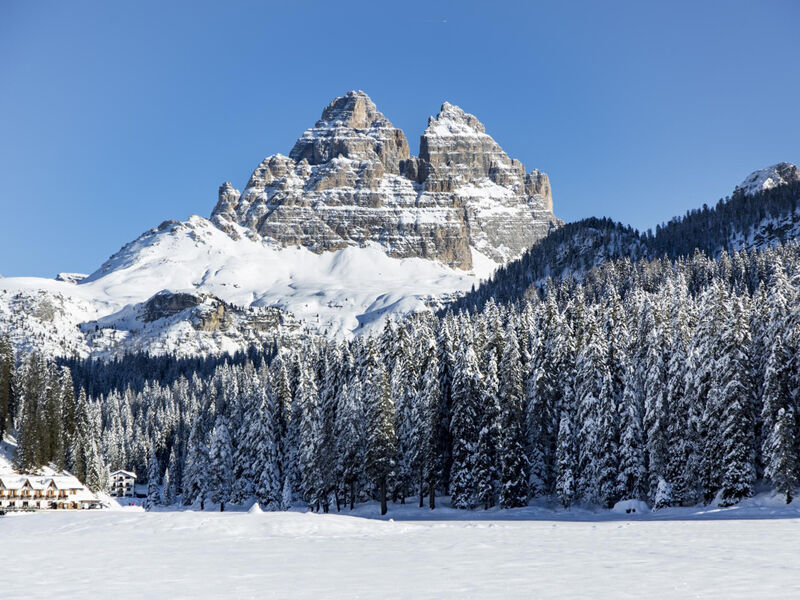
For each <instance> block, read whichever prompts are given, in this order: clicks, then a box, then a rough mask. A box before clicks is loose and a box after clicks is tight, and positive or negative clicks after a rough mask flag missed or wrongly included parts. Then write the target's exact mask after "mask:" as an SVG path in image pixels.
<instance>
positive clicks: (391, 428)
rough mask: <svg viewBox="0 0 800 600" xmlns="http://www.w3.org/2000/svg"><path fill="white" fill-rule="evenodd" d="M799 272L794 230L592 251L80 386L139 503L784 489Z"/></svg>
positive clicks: (791, 481) (796, 382)
mask: <svg viewBox="0 0 800 600" xmlns="http://www.w3.org/2000/svg"><path fill="white" fill-rule="evenodd" d="M798 275H800V247H798V245H797V244H787V245H785V246H779V247H777V248H773V249H767V250H763V251H751V252H744V251H740V252H734V253H732V254H728V253H727V252H724V251H723V252H722V253H721V254H720V255H719V256H717V257H714V258H711V257H707V256H705V255H704V254H702V253H699V252H698V253H695V254H694V255H693V256H691V257H689V258H684V257H682V258H678V259H674V260H668V259H666V258H662V259H654V260H642V261H638V262H633V261H631V260H627V259H623V260H618V261H610V262H608V263H605V264H603V265H601V266H600V267H598V268H595V269H593V270H592V271H590V272H588V273H586V274H585V275H583V276H582V277H581V279H580V280H578V279H565V280H562V281H561V282H559V283H557V284H553V283H549V284H548V286H547V287H546V289H545V290H544V293H543V294H542V295H541V296H540V295H539V294H534V295H532V296H530V297H527V298H525V299H524V300H520V301H518V302H514V303H506V304H498V303H496V302H495V301H494V300H493V299H489V300H488V301H487V302H486V303H485V304H484V305H483V307H482V308H481V310H479V311H460V312H458V313H453V312H449V313H447V314H444V315H432V314H420V315H414V316H411V317H409V318H407V319H405V320H402V321H400V322H390V323H389V324H388V325H387V327H386V328H385V330H384V331H383V333H382V334H381V335H379V336H374V337H370V338H356V339H355V340H353V341H350V342H344V341H330V340H326V339H323V338H317V337H311V338H308V339H306V340H305V341H303V342H302V344H301V345H300V346H299V347H298V346H296V345H295V346H284V345H283V344H280V345H279V347H278V348H277V350H276V351H275V352H270V353H253V354H251V355H250V356H245V357H241V359H240V360H238V361H236V362H234V361H222V362H220V363H218V364H217V365H216V366H215V367H214V371H213V373H212V374H210V375H203V374H201V373H199V372H195V373H192V374H191V376H188V377H187V376H185V375H180V376H179V377H178V378H177V379H175V380H172V381H170V382H166V383H164V384H162V383H161V382H159V381H158V380H151V381H148V382H146V383H145V384H144V385H143V386H142V387H141V389H138V390H134V389H133V388H126V389H112V390H111V391H109V392H108V393H106V394H101V395H98V396H92V397H91V398H89V400H88V404H89V405H90V406H91V407H93V408H92V410H96V411H97V414H98V415H99V419H98V420H99V429H100V431H101V433H100V447H101V453H102V456H103V458H104V460H105V461H106V462H107V464H108V465H109V466H110V467H111V468H133V469H135V470H136V471H137V473H139V475H140V476H141V477H142V479H143V480H144V479H146V480H148V481H149V482H150V483H149V492H148V494H149V496H150V501H151V502H153V503H156V502H163V503H167V504H171V503H173V502H176V501H178V500H181V501H182V502H183V503H185V504H193V503H199V504H200V505H201V506H204V505H205V504H206V503H207V502H211V503H214V504H219V505H220V507H221V508H224V506H225V504H226V503H230V502H234V503H239V502H244V501H245V500H247V499H250V498H256V499H258V500H259V501H260V502H261V503H262V505H263V506H264V507H266V508H269V509H274V510H280V509H286V508H288V507H289V506H290V505H291V504H292V503H295V502H304V503H307V504H308V505H309V506H311V507H312V508H314V509H318V510H323V511H327V510H331V509H332V508H335V509H341V508H342V507H343V506H351V507H352V506H353V505H354V504H355V503H357V502H362V501H365V500H370V499H371V500H376V501H378V502H379V503H380V504H381V507H382V512H385V511H386V510H387V509H388V502H390V501H394V502H406V501H408V499H409V498H412V497H415V498H417V502H418V503H419V504H420V505H423V504H425V503H427V504H428V505H429V506H430V507H431V508H433V507H435V503H436V498H437V497H438V496H442V495H449V496H450V501H451V503H452V505H453V506H455V507H458V508H478V507H480V508H490V507H493V506H500V507H504V508H512V507H518V506H524V505H526V504H527V503H528V501H529V500H530V499H531V498H541V497H544V498H551V499H553V500H555V501H558V502H559V503H561V504H562V505H564V506H571V505H573V504H576V503H581V504H591V505H599V506H605V507H610V506H613V504H614V503H615V502H617V501H619V500H621V499H637V498H638V499H643V500H646V501H647V502H649V503H650V504H651V505H653V506H655V507H665V506H681V505H682V506H685V505H695V504H698V503H706V502H712V501H717V502H720V503H721V504H725V505H729V504H733V503H736V502H738V501H739V500H741V499H742V498H745V497H747V496H750V495H752V494H753V493H754V491H755V489H756V486H757V484H759V483H763V484H765V485H769V486H772V487H773V488H774V489H776V490H778V491H779V492H780V493H781V494H784V495H785V496H786V500H787V501H790V500H791V499H792V495H793V493H794V490H795V488H796V486H797V482H798V452H799V451H800V448H799V447H798V440H797V431H798V426H799V425H800V423H799V422H798V406H797V401H798V395H800V368H799V367H800V365H799V364H798V356H799V355H798V346H799V345H800V297H799V296H798V294H800V285H798ZM293 343H294V344H296V343H297V342H296V341H295V342H293ZM76 367H77V365H76ZM76 378H77V377H76Z"/></svg>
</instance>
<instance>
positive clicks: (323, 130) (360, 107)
mask: <svg viewBox="0 0 800 600" xmlns="http://www.w3.org/2000/svg"><path fill="white" fill-rule="evenodd" d="M337 156H343V157H344V158H349V159H352V160H365V161H376V160H377V161H379V162H380V163H381V164H382V165H383V167H384V169H386V171H387V172H389V173H399V171H400V163H401V161H404V160H407V159H408V141H406V136H405V134H404V133H403V132H402V131H400V130H399V129H396V128H395V127H394V125H392V124H391V123H390V122H389V119H387V118H386V117H384V116H383V115H382V114H381V113H380V112H378V109H377V108H376V107H375V104H374V103H373V102H372V100H370V98H369V96H367V95H366V94H364V93H363V92H351V93H349V94H347V95H345V96H342V97H341V98H337V99H336V100H334V101H333V102H331V103H330V104H329V105H328V106H327V107H326V108H325V110H323V111H322V118H321V119H320V120H319V121H317V123H316V125H314V127H313V128H311V129H308V130H307V131H306V132H305V133H304V134H303V137H301V138H300V139H299V140H297V142H296V143H295V145H294V148H292V151H291V152H289V158H291V159H292V160H294V161H297V162H300V161H302V160H306V161H308V163H309V164H311V165H321V164H324V163H326V162H328V161H330V160H331V159H333V158H336V157H337Z"/></svg>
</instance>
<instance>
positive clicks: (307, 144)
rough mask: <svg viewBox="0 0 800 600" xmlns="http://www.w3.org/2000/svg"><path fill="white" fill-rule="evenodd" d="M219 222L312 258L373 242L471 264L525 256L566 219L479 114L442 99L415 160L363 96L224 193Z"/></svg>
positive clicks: (400, 253)
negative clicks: (481, 258) (476, 259)
mask: <svg viewBox="0 0 800 600" xmlns="http://www.w3.org/2000/svg"><path fill="white" fill-rule="evenodd" d="M212 219H213V221H214V222H215V223H216V224H217V225H218V226H219V227H220V228H222V229H224V230H225V231H228V232H229V233H231V235H236V234H237V233H238V232H236V230H235V228H234V227H233V225H234V224H238V225H241V226H242V227H244V228H245V235H247V236H248V237H250V238H252V239H261V240H268V241H271V242H275V243H277V244H279V245H281V246H295V245H299V246H303V247H306V248H309V249H310V250H312V251H314V252H324V251H330V250H339V249H342V248H346V247H350V246H355V247H359V246H364V245H365V244H369V243H375V244H378V245H379V246H380V247H382V248H383V249H384V251H385V252H386V253H387V254H388V255H389V256H392V257H397V258H409V257H418V258H427V259H432V260H437V261H439V262H441V263H443V264H446V265H449V266H451V267H454V268H458V269H463V270H469V269H471V268H472V267H473V260H472V259H473V255H472V249H477V250H478V251H480V252H481V253H482V254H484V255H486V256H488V257H489V258H491V259H492V260H494V261H495V262H497V263H503V262H505V261H507V260H510V259H513V258H516V257H517V256H519V255H520V254H521V253H522V252H523V251H525V250H526V249H527V248H529V247H530V245H531V244H532V243H533V242H535V241H536V240H538V239H541V238H542V237H544V236H545V235H546V234H547V233H548V231H550V229H551V228H552V227H553V226H556V225H557V224H558V221H557V220H556V219H555V217H554V216H553V200H552V196H551V193H550V182H549V179H548V177H547V175H545V174H544V173H541V172H540V171H538V170H534V171H532V172H530V173H527V174H526V172H525V168H524V167H523V165H522V163H520V162H519V161H517V160H513V159H511V158H509V157H508V155H507V154H506V153H505V152H503V150H502V149H501V148H500V146H499V145H498V144H497V143H496V142H495V141H494V140H493V139H492V138H491V137H490V136H489V135H488V134H487V133H486V131H485V128H484V126H483V125H482V124H481V123H480V121H478V119H476V118H475V117H474V116H472V115H470V114H467V113H465V112H464V111H463V110H461V109H460V108H458V107H457V106H453V105H452V104H449V103H447V102H445V103H444V104H443V105H442V108H441V110H440V112H439V114H438V115H437V116H436V118H433V117H431V118H430V119H429V121H428V127H427V129H426V130H425V132H424V133H423V135H422V138H421V139H420V149H419V156H413V157H412V156H410V155H409V150H408V142H407V141H406V137H405V134H403V132H402V131H400V130H399V129H395V127H394V126H393V125H392V124H391V122H390V121H389V120H388V119H387V118H386V117H385V116H384V115H383V114H381V113H380V112H379V111H378V109H377V108H376V107H375V104H373V102H372V100H370V98H369V97H368V96H367V95H366V94H364V93H363V92H349V93H348V94H346V95H345V96H343V97H341V98H337V99H336V100H334V101H333V102H331V104H330V105H328V107H327V108H325V110H324V111H323V112H322V117H321V119H320V120H319V121H317V123H316V125H315V126H314V127H313V128H311V129H309V130H307V131H306V132H305V133H304V134H303V135H302V137H300V139H298V140H297V142H296V143H295V145H294V148H292V150H291V152H290V153H289V156H288V157H287V156H283V155H281V154H276V155H273V156H269V157H267V158H265V159H264V160H263V161H262V162H261V164H260V165H259V166H258V168H257V169H256V170H255V172H254V173H253V175H252V176H251V178H250V181H249V182H248V184H247V187H245V189H244V192H242V193H241V194H240V193H239V192H238V191H237V190H236V189H235V188H234V187H233V186H232V185H231V184H229V183H226V184H224V185H223V186H222V187H221V188H220V194H219V203H218V204H217V207H216V208H215V209H214V212H213V216H212Z"/></svg>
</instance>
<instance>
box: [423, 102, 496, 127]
mask: <svg viewBox="0 0 800 600" xmlns="http://www.w3.org/2000/svg"><path fill="white" fill-rule="evenodd" d="M425 133H426V134H427V133H429V134H431V135H475V134H476V133H477V134H481V133H484V134H485V133H486V127H484V126H483V123H481V122H480V121H479V120H478V118H477V117H476V116H475V115H471V114H469V113H468V112H464V110H463V109H461V108H460V107H458V106H456V105H455V104H450V103H449V102H444V103H442V107H441V108H440V109H439V114H437V115H436V117H435V118H434V117H428V129H427V130H426V132H425Z"/></svg>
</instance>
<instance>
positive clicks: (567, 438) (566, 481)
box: [556, 411, 577, 508]
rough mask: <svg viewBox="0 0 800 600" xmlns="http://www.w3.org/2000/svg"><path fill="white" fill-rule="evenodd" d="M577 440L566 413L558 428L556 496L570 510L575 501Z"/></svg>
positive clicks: (563, 414)
mask: <svg viewBox="0 0 800 600" xmlns="http://www.w3.org/2000/svg"><path fill="white" fill-rule="evenodd" d="M576 466H577V459H576V455H575V438H574V436H573V433H572V420H571V419H570V416H569V413H568V412H566V411H564V412H563V413H562V415H561V423H560V424H559V426H558V442H557V450H556V494H557V495H558V498H559V500H560V501H561V504H562V505H563V506H564V508H569V507H570V506H571V505H572V503H573V502H574V500H575V468H576Z"/></svg>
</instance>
